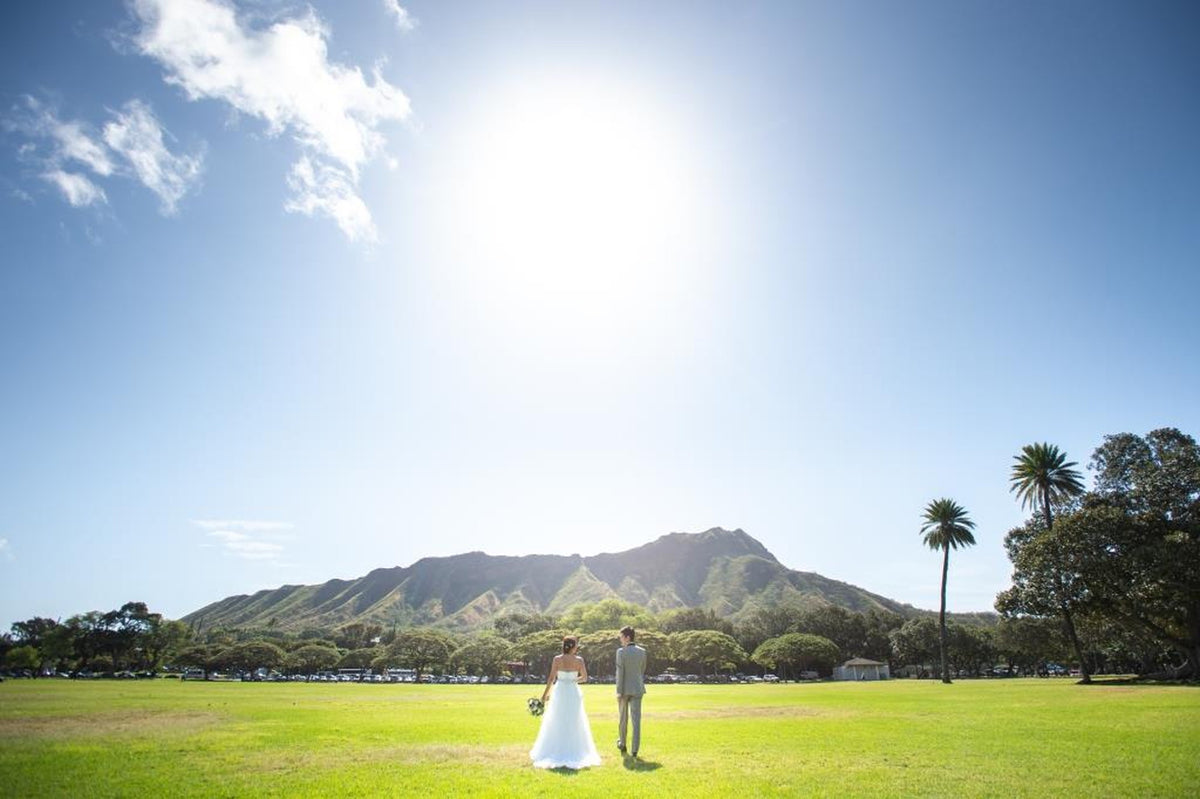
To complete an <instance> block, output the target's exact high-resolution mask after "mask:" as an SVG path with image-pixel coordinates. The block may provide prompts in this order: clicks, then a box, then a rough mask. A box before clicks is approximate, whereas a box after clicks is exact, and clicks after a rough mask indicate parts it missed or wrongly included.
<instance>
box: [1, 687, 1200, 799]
mask: <svg viewBox="0 0 1200 799" xmlns="http://www.w3.org/2000/svg"><path fill="white" fill-rule="evenodd" d="M612 690H613V689H612V687H611V686H604V685H595V686H586V688H585V692H586V693H585V696H586V702H587V708H588V712H589V715H590V717H591V722H592V732H593V734H594V735H595V738H596V743H597V746H598V747H599V748H600V750H601V754H602V755H603V757H604V764H603V765H602V766H600V767H598V768H593V769H587V770H584V771H580V772H570V771H539V770H537V769H534V768H532V767H531V766H530V765H529V760H528V757H527V752H528V750H529V747H530V745H531V744H532V742H533V738H534V736H535V734H536V732H537V725H538V719H535V718H533V717H531V716H529V715H528V714H527V713H526V711H525V699H526V698H527V697H529V696H533V695H535V694H537V693H539V691H538V690H537V689H536V688H534V687H532V686H525V687H521V686H479V685H447V686H414V685H356V684H313V685H305V684H253V683H244V684H243V683H180V682H178V681H175V680H155V681H147V682H90V683H85V682H68V681H50V680H39V681H29V680H21V681H9V682H6V683H4V684H3V685H0V793H2V794H3V795H5V796H38V797H41V796H72V797H75V796H172V797H175V796H192V795H195V796H270V795H276V796H289V797H291V796H307V795H312V796H318V795H319V796H347V795H356V796H397V795H421V796H435V795H437V796H441V795H455V794H458V795H470V796H479V795H496V796H515V795H520V796H549V795H555V794H562V793H564V792H570V793H571V794H572V795H575V796H599V795H605V796H630V795H646V796H649V795H656V796H770V795H783V796H797V795H800V796H807V795H830V796H833V795H837V796H845V795H852V796H868V795H870V796H1005V797H1011V796H1039V797H1045V796H1104V797H1109V796H1194V795H1195V794H1196V791H1197V790H1198V788H1197V786H1198V785H1200V689H1196V688H1188V687H1170V686H1128V685H1107V686H1105V685H1098V686H1091V687H1087V686H1076V685H1074V684H1073V682H1071V681H1069V680H1036V679H1022V680H995V681H961V682H958V683H955V684H954V685H952V686H944V685H941V684H940V683H937V682H926V681H893V682H885V683H821V684H806V685H732V686H653V687H651V689H650V691H651V692H650V693H649V694H648V695H647V697H646V700H645V709H644V722H643V743H642V753H641V754H642V758H641V759H640V760H637V761H623V760H622V759H621V757H620V756H619V755H618V753H617V752H616V750H615V748H614V743H613V742H614V740H615V715H616V714H615V711H616V702H615V700H614V699H613V697H612Z"/></svg>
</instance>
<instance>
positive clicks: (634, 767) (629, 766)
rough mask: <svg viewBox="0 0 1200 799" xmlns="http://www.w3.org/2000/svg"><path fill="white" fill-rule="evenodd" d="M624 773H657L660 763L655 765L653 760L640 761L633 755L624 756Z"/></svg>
mask: <svg viewBox="0 0 1200 799" xmlns="http://www.w3.org/2000/svg"><path fill="white" fill-rule="evenodd" d="M622 765H623V766H625V770H626V771H658V770H659V769H660V768H662V763H655V762H654V761H653V760H642V759H641V758H640V757H634V756H633V755H625V757H624V763H622Z"/></svg>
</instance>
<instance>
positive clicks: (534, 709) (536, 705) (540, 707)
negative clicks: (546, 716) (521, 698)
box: [525, 696, 546, 716]
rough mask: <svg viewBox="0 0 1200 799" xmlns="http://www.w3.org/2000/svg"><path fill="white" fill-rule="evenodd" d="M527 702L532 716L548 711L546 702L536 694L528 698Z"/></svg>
mask: <svg viewBox="0 0 1200 799" xmlns="http://www.w3.org/2000/svg"><path fill="white" fill-rule="evenodd" d="M525 704H526V706H528V707H529V715H531V716H540V715H542V714H543V713H545V712H546V703H545V702H543V701H542V700H540V699H538V698H537V697H536V696H535V697H533V698H532V699H530V700H528V701H527V702H526V703H525Z"/></svg>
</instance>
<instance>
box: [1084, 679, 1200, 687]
mask: <svg viewBox="0 0 1200 799" xmlns="http://www.w3.org/2000/svg"><path fill="white" fill-rule="evenodd" d="M1075 684H1076V685H1084V686H1087V685H1092V686H1098V687H1103V686H1114V687H1115V686H1123V687H1126V688H1129V687H1134V688H1139V687H1140V688H1200V682H1197V681H1195V680H1171V679H1158V678H1156V677H1111V678H1107V679H1105V678H1099V679H1098V678H1096V677H1093V678H1092V681H1091V682H1090V683H1085V682H1083V681H1082V680H1080V681H1079V682H1077V683H1075Z"/></svg>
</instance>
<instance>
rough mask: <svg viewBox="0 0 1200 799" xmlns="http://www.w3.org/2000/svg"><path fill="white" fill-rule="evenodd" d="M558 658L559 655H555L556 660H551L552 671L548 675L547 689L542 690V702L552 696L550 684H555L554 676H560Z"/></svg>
mask: <svg viewBox="0 0 1200 799" xmlns="http://www.w3.org/2000/svg"><path fill="white" fill-rule="evenodd" d="M558 658H559V656H558V655H555V656H554V660H552V661H550V673H549V674H547V675H546V690H544V691H542V702H545V701H546V697H548V696H550V686H551V685H554V678H555V677H557V676H558Z"/></svg>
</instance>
